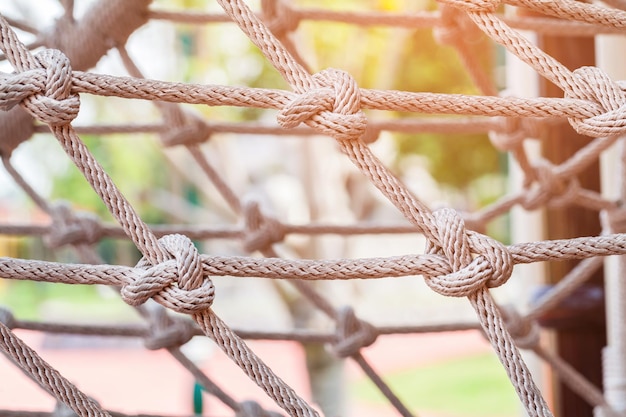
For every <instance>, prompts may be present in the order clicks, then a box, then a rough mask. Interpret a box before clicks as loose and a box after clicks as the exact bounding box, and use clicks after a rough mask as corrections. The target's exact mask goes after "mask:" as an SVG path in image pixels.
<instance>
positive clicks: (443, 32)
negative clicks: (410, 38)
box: [433, 4, 482, 45]
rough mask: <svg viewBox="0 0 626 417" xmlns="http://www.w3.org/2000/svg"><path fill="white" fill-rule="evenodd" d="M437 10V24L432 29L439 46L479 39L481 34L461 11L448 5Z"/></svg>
mask: <svg viewBox="0 0 626 417" xmlns="http://www.w3.org/2000/svg"><path fill="white" fill-rule="evenodd" d="M439 10H440V18H439V22H438V24H437V25H436V26H435V27H434V28H433V36H434V38H435V40H436V41H437V42H438V43H439V44H441V45H454V44H456V43H457V42H459V41H463V42H472V41H476V40H478V39H479V37H480V35H481V34H482V32H481V31H480V30H479V29H478V27H477V26H476V25H475V24H473V23H472V21H471V20H470V19H469V18H468V16H467V14H465V13H463V11H462V10H460V9H458V8H455V7H452V6H451V5H449V4H442V5H441V6H440V7H439Z"/></svg>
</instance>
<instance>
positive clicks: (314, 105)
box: [277, 68, 367, 140]
mask: <svg viewBox="0 0 626 417" xmlns="http://www.w3.org/2000/svg"><path fill="white" fill-rule="evenodd" d="M313 80H314V83H315V85H316V88H312V89H310V90H309V91H306V92H305V93H303V94H300V95H299V96H297V97H296V98H295V99H294V100H292V101H291V102H290V103H288V104H287V105H286V106H285V107H284V108H283V109H282V110H281V111H280V112H279V113H278V117H277V119H278V124H280V125H281V126H282V127H284V128H294V127H296V126H298V125H299V124H300V123H306V124H307V125H308V126H310V127H312V128H315V129H317V130H318V131H320V132H321V133H323V134H325V135H329V136H332V137H334V138H335V139H337V140H354V139H358V138H360V137H361V136H362V135H363V134H364V133H365V130H366V128H367V118H366V117H365V114H364V113H363V112H362V111H361V92H360V90H359V87H358V85H357V84H356V81H354V78H352V76H351V75H350V74H348V73H347V72H345V71H341V70H337V69H333V68H329V69H326V70H324V71H321V72H319V73H317V74H315V75H313Z"/></svg>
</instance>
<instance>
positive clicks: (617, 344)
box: [596, 35, 626, 412]
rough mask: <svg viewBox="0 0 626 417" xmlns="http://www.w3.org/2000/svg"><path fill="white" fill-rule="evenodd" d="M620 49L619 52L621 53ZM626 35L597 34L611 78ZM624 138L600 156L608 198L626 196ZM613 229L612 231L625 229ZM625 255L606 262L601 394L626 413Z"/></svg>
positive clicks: (618, 68)
mask: <svg viewBox="0 0 626 417" xmlns="http://www.w3.org/2000/svg"><path fill="white" fill-rule="evenodd" d="M620 51H621V52H620ZM625 52H626V38H625V37H624V36H619V35H598V36H597V37H596V65H597V66H598V67H599V68H601V69H603V70H604V71H605V72H606V73H607V74H608V75H609V76H610V77H611V78H612V79H613V80H625V79H626V53H625ZM623 139H624V138H622V140H620V141H619V142H618V143H617V147H618V149H619V151H618V152H616V151H615V149H610V150H609V151H606V152H604V154H603V155H602V156H601V159H600V160H601V166H602V171H601V180H602V193H603V195H604V196H605V197H607V198H613V199H615V198H619V199H621V200H622V201H623V200H624V199H625V198H626V149H625V147H624V144H623ZM625 231H626V230H614V231H613V232H625ZM625 273H626V256H619V257H617V256H612V257H609V258H607V259H606V261H605V276H604V281H605V284H604V287H605V302H606V331H607V346H606V347H605V348H604V350H603V352H602V355H603V372H604V374H603V375H604V379H603V382H604V394H605V397H606V400H607V402H608V403H609V405H610V406H611V407H612V408H613V409H614V410H615V411H617V412H626V321H625V319H626V283H625V282H624V280H623V277H624V276H625V275H624V274H625Z"/></svg>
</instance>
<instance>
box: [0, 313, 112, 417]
mask: <svg viewBox="0 0 626 417" xmlns="http://www.w3.org/2000/svg"><path fill="white" fill-rule="evenodd" d="M0 349H2V351H3V352H4V353H5V354H6V355H7V356H8V357H9V358H10V359H12V360H13V361H14V362H15V363H16V364H17V365H18V366H19V367H20V368H22V369H23V370H24V371H25V372H26V373H27V374H28V375H29V376H31V377H32V378H33V379H34V380H35V381H36V382H37V383H38V384H39V385H40V386H41V387H42V388H44V389H45V390H46V391H48V392H50V393H51V394H52V395H54V396H55V397H56V398H57V399H59V400H61V401H63V403H64V404H66V405H67V406H68V407H70V408H71V409H72V410H74V411H76V412H77V413H78V414H79V415H85V416H87V415H89V416H102V417H110V415H109V413H107V412H106V411H104V410H102V409H101V408H100V406H98V404H96V403H95V402H94V401H93V400H92V399H91V398H89V397H87V396H86V395H85V394H83V393H82V392H81V391H80V390H79V389H78V388H76V386H74V384H72V383H71V382H70V381H68V380H67V379H65V377H63V375H61V374H60V373H59V372H58V371H57V370H56V369H54V368H53V367H52V366H51V365H50V364H48V363H47V362H45V361H44V360H43V359H42V358H41V357H40V356H39V355H38V354H37V352H35V351H34V350H33V349H31V348H30V347H29V346H28V345H27V344H26V343H24V342H23V341H22V340H21V339H20V338H18V337H17V336H15V335H14V334H13V332H12V331H11V329H10V328H9V327H8V326H7V324H5V323H4V322H3V321H2V320H0Z"/></svg>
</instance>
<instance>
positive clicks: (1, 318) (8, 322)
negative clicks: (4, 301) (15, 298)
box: [0, 307, 16, 329]
mask: <svg viewBox="0 0 626 417" xmlns="http://www.w3.org/2000/svg"><path fill="white" fill-rule="evenodd" d="M0 323H2V324H4V325H5V326H7V327H8V328H9V329H13V328H15V324H16V323H15V316H13V313H11V310H9V309H8V308H4V307H0Z"/></svg>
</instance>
